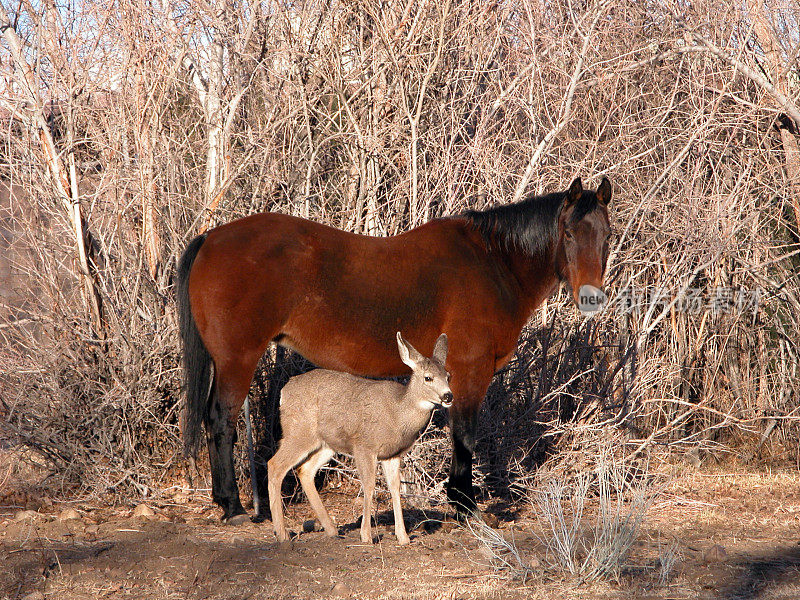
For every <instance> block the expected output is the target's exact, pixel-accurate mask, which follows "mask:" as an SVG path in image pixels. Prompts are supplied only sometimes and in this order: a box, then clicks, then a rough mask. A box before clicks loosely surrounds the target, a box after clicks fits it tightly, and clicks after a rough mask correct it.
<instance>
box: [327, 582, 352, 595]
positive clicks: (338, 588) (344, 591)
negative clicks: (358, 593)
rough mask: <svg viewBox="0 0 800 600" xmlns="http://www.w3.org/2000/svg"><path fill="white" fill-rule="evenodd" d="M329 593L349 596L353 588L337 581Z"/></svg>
mask: <svg viewBox="0 0 800 600" xmlns="http://www.w3.org/2000/svg"><path fill="white" fill-rule="evenodd" d="M331 594H332V595H334V596H336V597H337V598H349V597H350V596H352V595H353V590H351V589H350V588H349V587H348V586H346V585H345V584H343V583H341V582H339V583H337V584H336V585H334V586H333V587H332V588H331Z"/></svg>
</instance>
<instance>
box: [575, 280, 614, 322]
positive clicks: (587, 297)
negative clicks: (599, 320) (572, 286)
mask: <svg viewBox="0 0 800 600" xmlns="http://www.w3.org/2000/svg"><path fill="white" fill-rule="evenodd" d="M607 301H608V298H607V297H606V293H605V292H604V291H603V290H601V289H600V288H596V287H594V286H593V285H589V284H588V283H587V284H584V285H582V286H581V288H580V289H579V290H578V310H579V311H581V314H583V315H584V316H587V317H590V316H592V315H593V314H595V313H596V312H598V311H599V310H600V309H601V308H603V307H604V306H605V305H606V302H607Z"/></svg>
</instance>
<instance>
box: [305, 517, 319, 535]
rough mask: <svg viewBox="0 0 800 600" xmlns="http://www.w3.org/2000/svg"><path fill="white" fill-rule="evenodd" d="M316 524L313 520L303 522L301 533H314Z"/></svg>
mask: <svg viewBox="0 0 800 600" xmlns="http://www.w3.org/2000/svg"><path fill="white" fill-rule="evenodd" d="M316 528H317V522H316V521H315V520H314V519H308V520H307V521H303V533H313V532H314V531H316Z"/></svg>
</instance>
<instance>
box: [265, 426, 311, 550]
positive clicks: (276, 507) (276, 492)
mask: <svg viewBox="0 0 800 600" xmlns="http://www.w3.org/2000/svg"><path fill="white" fill-rule="evenodd" d="M292 441H294V440H291V439H290V438H289V437H284V439H282V440H281V443H280V446H279V447H278V451H277V452H276V453H275V454H274V455H273V456H272V458H270V459H269V461H268V462H267V490H268V494H269V510H270V513H272V528H273V530H274V531H275V537H277V538H278V541H279V542H285V541H286V540H287V539H288V536H287V535H286V525H285V524H284V521H283V497H282V496H281V485H282V484H283V480H284V478H285V477H286V474H287V473H288V472H289V469H291V468H292V467H293V466H294V465H295V464H297V461H299V460H301V459H302V458H303V456H305V455H306V454H307V453H308V451H310V450H309V449H306V448H299V449H296V448H295V446H296V444H293V443H292Z"/></svg>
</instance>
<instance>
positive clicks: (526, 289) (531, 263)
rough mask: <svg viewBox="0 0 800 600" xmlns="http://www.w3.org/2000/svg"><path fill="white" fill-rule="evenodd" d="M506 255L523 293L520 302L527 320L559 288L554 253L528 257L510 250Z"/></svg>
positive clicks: (523, 316) (549, 251)
mask: <svg viewBox="0 0 800 600" xmlns="http://www.w3.org/2000/svg"><path fill="white" fill-rule="evenodd" d="M504 254H505V255H506V264H507V265H508V268H509V270H510V271H511V273H512V274H513V275H514V277H515V279H516V280H517V282H518V284H519V287H520V289H521V291H522V298H520V300H521V304H522V306H523V312H524V313H525V314H524V315H522V318H524V319H525V320H527V319H528V317H530V315H531V314H532V313H533V311H534V310H536V309H537V308H539V306H540V305H541V304H542V302H544V301H545V300H546V299H547V298H548V297H549V296H550V295H551V294H552V293H553V292H554V291H555V290H556V288H557V287H558V283H559V277H558V274H557V273H556V268H555V257H554V254H553V251H552V250H548V251H547V252H545V253H542V254H540V255H539V256H528V255H527V254H525V253H522V252H520V251H517V250H514V249H509V250H506V251H504Z"/></svg>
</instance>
